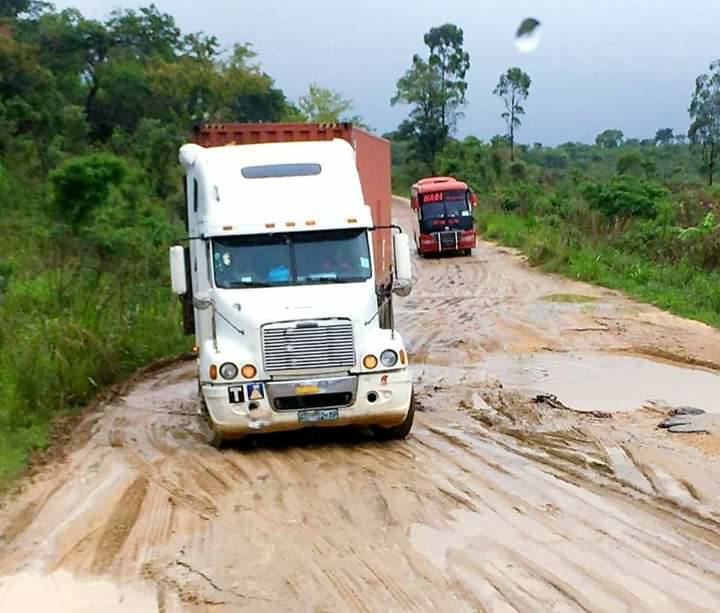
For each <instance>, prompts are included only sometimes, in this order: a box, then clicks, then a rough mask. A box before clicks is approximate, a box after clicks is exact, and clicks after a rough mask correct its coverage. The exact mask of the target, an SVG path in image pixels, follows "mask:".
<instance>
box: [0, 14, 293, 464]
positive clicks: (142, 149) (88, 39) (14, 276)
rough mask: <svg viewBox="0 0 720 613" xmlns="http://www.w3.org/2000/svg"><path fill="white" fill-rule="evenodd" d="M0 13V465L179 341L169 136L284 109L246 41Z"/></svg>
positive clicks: (123, 20)
mask: <svg viewBox="0 0 720 613" xmlns="http://www.w3.org/2000/svg"><path fill="white" fill-rule="evenodd" d="M3 7H4V8H3V14H4V15H5V19H3V20H2V21H0V208H1V209H2V210H1V211H0V212H1V214H0V232H2V236H3V247H2V249H1V250H0V321H1V322H2V325H1V326H0V478H2V477H3V476H5V475H7V474H10V473H12V472H14V471H16V470H17V469H18V468H19V467H21V466H22V464H23V462H24V460H25V458H26V455H27V452H28V450H29V449H30V448H31V447H33V446H43V445H44V444H46V441H47V438H46V437H47V430H48V423H49V418H50V417H51V416H52V415H54V414H57V413H62V412H67V411H71V410H73V409H74V408H76V407H78V406H80V405H82V404H83V403H86V402H87V401H88V400H89V399H90V398H91V397H93V396H94V395H95V394H96V393H97V391H98V390H99V389H101V388H102V387H103V386H105V385H107V384H109V383H111V382H113V381H115V380H117V379H118V378H120V377H122V376H124V375H126V374H128V373H130V372H131V371H133V370H134V369H136V368H138V367H139V366H142V365H144V364H147V363H148V362H149V361H151V360H153V359H155V358H159V357H163V356H168V355H173V354H176V353H178V352H180V351H183V350H187V349H189V348H190V346H191V341H190V340H189V339H187V338H186V337H184V336H183V335H182V331H181V326H180V313H179V304H178V302H177V300H176V299H174V298H173V296H172V295H171V293H170V291H169V289H168V285H169V281H168V271H167V260H168V258H167V248H168V246H169V245H170V244H172V242H173V241H174V240H176V239H177V238H179V237H182V236H183V234H184V224H183V223H182V211H183V204H182V202H183V192H182V184H181V171H180V167H179V165H178V163H177V148H178V146H179V145H180V144H181V143H182V142H183V141H185V140H186V139H187V138H188V136H189V133H190V131H191V129H192V126H193V125H194V124H196V123H197V122H200V121H260V120H279V119H282V118H284V117H293V116H294V115H295V113H296V112H297V111H296V109H295V108H294V107H293V106H292V105H291V104H290V103H289V102H288V101H287V100H286V99H285V96H284V95H283V93H282V91H280V90H279V89H278V88H277V87H275V84H274V83H273V80H272V79H271V78H270V77H269V76H268V75H267V74H265V73H264V72H262V70H261V69H260V68H259V67H258V66H257V64H256V63H255V57H254V53H253V52H252V49H251V48H250V47H249V46H247V45H238V46H236V47H235V48H234V49H233V50H231V52H230V53H228V54H226V55H221V54H220V52H219V47H218V43H217V41H216V40H215V39H214V38H213V37H208V36H204V35H202V34H183V33H182V32H181V31H180V30H179V28H178V27H177V26H176V25H175V22H174V20H173V18H172V17H171V16H169V15H166V14H163V13H161V12H159V11H158V10H157V9H156V8H155V7H154V6H150V7H146V8H141V9H139V10H137V11H135V10H124V11H115V12H114V13H112V14H111V15H110V17H109V18H108V19H107V20H106V21H102V22H101V21H95V20H89V19H86V18H84V17H83V16H82V15H81V14H80V13H79V12H78V11H76V10H64V11H61V12H57V11H55V10H54V9H52V8H51V7H49V6H48V5H44V4H40V3H33V2H14V3H10V4H8V3H4V4H3Z"/></svg>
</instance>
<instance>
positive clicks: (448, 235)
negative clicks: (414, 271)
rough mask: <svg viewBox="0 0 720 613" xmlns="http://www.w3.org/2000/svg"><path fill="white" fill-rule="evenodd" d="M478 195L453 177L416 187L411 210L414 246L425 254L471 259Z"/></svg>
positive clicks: (431, 179)
mask: <svg viewBox="0 0 720 613" xmlns="http://www.w3.org/2000/svg"><path fill="white" fill-rule="evenodd" d="M476 204H477V197H476V196H475V193H474V192H473V191H472V190H471V189H470V188H469V187H468V185H467V183H464V182H463V181H458V180H457V179H455V178H454V177H426V178H424V179H420V180H419V181H418V182H417V183H415V184H413V186H412V187H411V193H410V206H411V207H412V209H413V211H414V212H415V223H414V226H415V227H414V230H415V246H416V247H417V252H418V254H420V256H423V255H425V254H426V253H445V252H448V251H450V252H454V253H462V254H464V255H470V254H471V253H472V249H473V248H474V247H475V245H476V240H475V224H474V218H473V208H474V207H475V205H476Z"/></svg>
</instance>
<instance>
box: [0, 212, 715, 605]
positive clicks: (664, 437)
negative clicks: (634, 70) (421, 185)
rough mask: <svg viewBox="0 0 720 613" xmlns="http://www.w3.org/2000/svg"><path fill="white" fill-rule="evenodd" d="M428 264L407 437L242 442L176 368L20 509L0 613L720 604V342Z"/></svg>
mask: <svg viewBox="0 0 720 613" xmlns="http://www.w3.org/2000/svg"><path fill="white" fill-rule="evenodd" d="M395 213H396V218H397V219H398V220H399V221H400V222H401V223H403V224H407V221H408V217H407V216H408V211H407V208H406V207H405V205H403V204H401V203H398V204H397V205H396V209H395ZM406 227H407V226H406ZM415 264H416V275H417V285H416V287H415V290H414V292H413V294H412V295H411V296H410V297H408V298H407V299H404V300H399V301H398V303H397V308H396V311H397V313H396V318H397V324H398V327H399V329H400V330H401V332H402V333H403V335H404V337H405V339H406V343H407V345H408V348H409V350H410V352H411V355H412V358H413V364H414V366H413V368H414V373H415V378H416V382H417V383H416V385H417V387H416V391H417V396H418V401H419V405H420V406H419V409H420V410H419V413H418V417H417V421H416V427H415V429H414V431H413V433H412V434H411V436H410V437H409V438H408V439H407V440H406V441H403V442H393V443H390V444H387V443H379V442H376V441H374V440H373V439H372V437H371V436H370V435H369V434H367V433H365V432H362V431H356V430H341V431H332V430H326V431H321V432H312V431H310V432H300V433H292V434H285V435H279V436H272V437H268V438H258V439H255V440H251V441H249V442H243V443H240V444H238V445H236V446H234V447H231V448H230V449H227V450H223V451H217V450H215V449H212V448H211V447H209V446H207V445H205V444H204V437H205V435H206V432H205V427H204V425H203V423H202V421H201V420H200V419H199V418H198V416H197V410H198V406H197V398H196V389H197V387H196V384H195V381H194V370H193V369H194V365H193V364H192V363H188V362H184V363H180V364H177V365H175V366H169V367H167V368H165V369H161V370H159V371H157V372H154V373H151V374H149V375H147V376H146V377H144V378H142V379H140V380H139V381H138V382H137V383H136V384H135V385H134V386H133V387H132V388H131V389H129V390H128V391H127V393H126V394H124V395H123V396H122V397H120V398H117V399H114V400H112V401H111V402H109V403H108V404H106V405H105V406H104V407H102V410H100V411H97V412H93V413H92V414H88V416H87V418H86V419H85V422H84V423H83V424H82V428H83V432H84V433H85V434H84V435H83V437H82V439H81V441H80V442H79V443H78V444H75V445H73V444H72V443H70V444H69V445H68V447H67V448H66V449H64V450H63V452H64V453H63V454H62V455H59V456H58V461H57V462H55V463H50V464H48V465H47V466H46V467H45V468H43V469H42V470H41V471H39V472H38V473H37V474H35V475H33V477H32V478H31V479H29V480H27V481H26V482H24V483H22V484H21V487H20V488H19V490H18V491H16V492H13V493H12V494H10V495H8V496H6V497H5V499H4V501H3V503H2V507H1V508H0V610H1V611H3V612H5V611H8V612H14V611H27V610H40V609H41V608H42V607H44V606H48V607H50V608H52V607H54V609H53V610H65V611H75V610H77V611H80V610H88V609H83V608H82V607H83V606H84V605H87V604H88V603H90V604H91V605H93V604H94V605H95V606H96V607H100V608H97V610H103V611H126V610H127V611H130V610H132V611H162V612H166V611H190V612H200V611H239V610H242V611H280V610H282V611H313V612H315V611H494V612H496V611H497V612H500V611H608V612H615V611H652V612H653V613H656V612H658V611H717V610H720V462H719V461H718V459H720V433H718V431H717V430H714V429H713V427H712V423H714V422H713V418H714V417H715V416H716V415H717V412H718V410H720V407H718V405H717V399H716V398H714V396H713V395H712V388H713V385H714V383H715V381H716V379H715V378H714V377H717V376H718V374H717V368H716V367H715V365H717V364H720V333H718V332H716V331H714V330H711V329H710V328H708V327H707V326H704V325H702V324H698V323H695V322H688V321H684V320H681V319H678V318H675V317H672V316H670V315H667V314H665V313H662V312H661V311H659V310H657V309H654V308H652V307H647V306H644V305H639V304H637V303H634V302H632V301H630V300H628V299H626V298H624V297H622V296H621V295H619V294H617V293H615V292H610V291H607V290H603V289H599V288H594V287H591V286H587V285H584V284H579V283H574V282H572V281H568V280H565V279H561V278H559V277H554V276H548V275H544V274H541V273H539V272H537V271H533V270H531V269H529V268H528V267H527V266H526V265H525V264H524V263H523V262H522V259H521V258H520V257H518V256H517V255H516V254H515V253H513V252H511V251H509V250H507V249H500V248H497V247H496V246H493V245H490V244H488V243H482V244H480V246H479V247H478V249H477V250H476V253H475V254H474V255H473V257H460V258H446V257H443V258H437V259H424V260H416V262H415ZM568 296H570V298H568ZM572 296H578V298H577V299H573V298H572ZM548 297H551V299H548ZM558 297H561V298H558ZM633 369H634V370H633ZM705 386H708V387H707V389H706V388H705ZM719 391H720V390H719ZM539 394H546V395H547V394H554V395H555V396H557V399H558V400H559V401H561V402H560V403H553V402H548V401H545V400H543V399H542V398H543V397H542V396H541V397H540V399H539V400H538V395H539ZM679 405H683V406H684V405H696V406H698V407H701V408H702V409H704V410H705V411H707V412H706V413H705V414H703V415H699V416H691V417H693V418H695V417H697V418H703V419H704V420H705V422H706V423H710V424H711V427H709V428H708V429H707V432H708V433H682V432H668V430H667V429H665V428H658V424H659V423H660V422H662V421H663V420H665V419H667V418H668V416H669V413H670V412H671V411H672V410H673V409H674V408H677V406H679ZM586 409H602V410H603V412H607V413H608V415H606V416H605V417H595V416H593V415H592V414H588V413H581V412H580V411H581V410H586ZM88 433H89V434H88ZM60 605H62V606H60ZM58 607H60V608H58ZM63 607H64V608H63Z"/></svg>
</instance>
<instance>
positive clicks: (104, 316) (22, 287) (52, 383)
mask: <svg viewBox="0 0 720 613" xmlns="http://www.w3.org/2000/svg"><path fill="white" fill-rule="evenodd" d="M92 277H93V278H92V279H89V280H87V282H85V283H83V282H80V281H78V282H76V283H75V284H74V285H73V286H71V287H70V288H69V289H67V290H66V291H64V292H62V293H60V292H59V291H58V290H57V285H56V284H55V283H54V280H53V279H52V273H41V274H38V275H35V276H33V275H21V277H20V278H17V279H15V280H14V282H13V283H12V284H11V286H10V288H9V290H8V291H7V293H6V294H4V295H3V300H2V302H1V303H0V318H1V319H2V322H3V327H2V330H1V331H0V484H3V483H5V484H6V483H7V482H8V481H9V480H10V479H11V478H12V477H14V476H15V475H17V474H18V473H19V472H20V471H21V470H22V468H23V467H24V466H25V465H26V463H27V460H28V458H29V455H30V452H31V450H33V449H44V448H46V447H47V445H48V442H49V435H50V433H51V431H52V423H53V421H54V419H55V418H56V417H58V416H63V415H72V414H73V413H75V414H77V411H78V410H80V409H81V408H82V407H84V406H86V405H87V404H88V403H89V402H90V401H91V400H92V399H93V398H94V397H95V396H96V395H97V394H98V393H99V392H100V391H102V390H103V389H105V388H107V387H108V386H109V385H111V384H112V383H115V382H117V381H118V380H121V379H123V378H124V377H126V376H128V375H129V374H131V373H132V372H134V371H135V370H136V369H138V368H140V367H142V366H145V365H146V364H148V363H150V362H152V361H153V360H155V359H157V358H162V357H167V356H171V355H177V354H179V353H181V352H183V351H187V350H188V349H189V347H188V345H189V343H190V341H189V340H188V339H187V338H186V337H185V336H183V334H182V327H181V325H180V312H179V304H178V301H177V300H176V299H175V298H174V297H173V296H172V294H171V293H170V291H169V290H168V289H167V287H165V285H164V284H163V283H162V277H161V278H160V279H157V278H153V277H145V278H142V277H137V276H135V275H132V276H130V277H128V276H125V275H122V274H117V273H113V272H108V273H104V274H102V275H100V276H99V277H97V276H95V275H93V276H92Z"/></svg>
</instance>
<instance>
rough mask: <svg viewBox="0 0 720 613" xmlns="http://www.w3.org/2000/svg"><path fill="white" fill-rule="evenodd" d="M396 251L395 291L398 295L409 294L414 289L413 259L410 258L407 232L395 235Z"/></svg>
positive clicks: (394, 247) (394, 246)
mask: <svg viewBox="0 0 720 613" xmlns="http://www.w3.org/2000/svg"><path fill="white" fill-rule="evenodd" d="M393 251H394V252H395V283H394V284H393V292H395V293H396V294H397V295H398V296H407V295H408V294H409V293H410V292H411V291H412V285H413V278H412V260H411V258H410V239H409V238H408V235H407V234H403V233H398V234H395V235H394V236H393Z"/></svg>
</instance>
